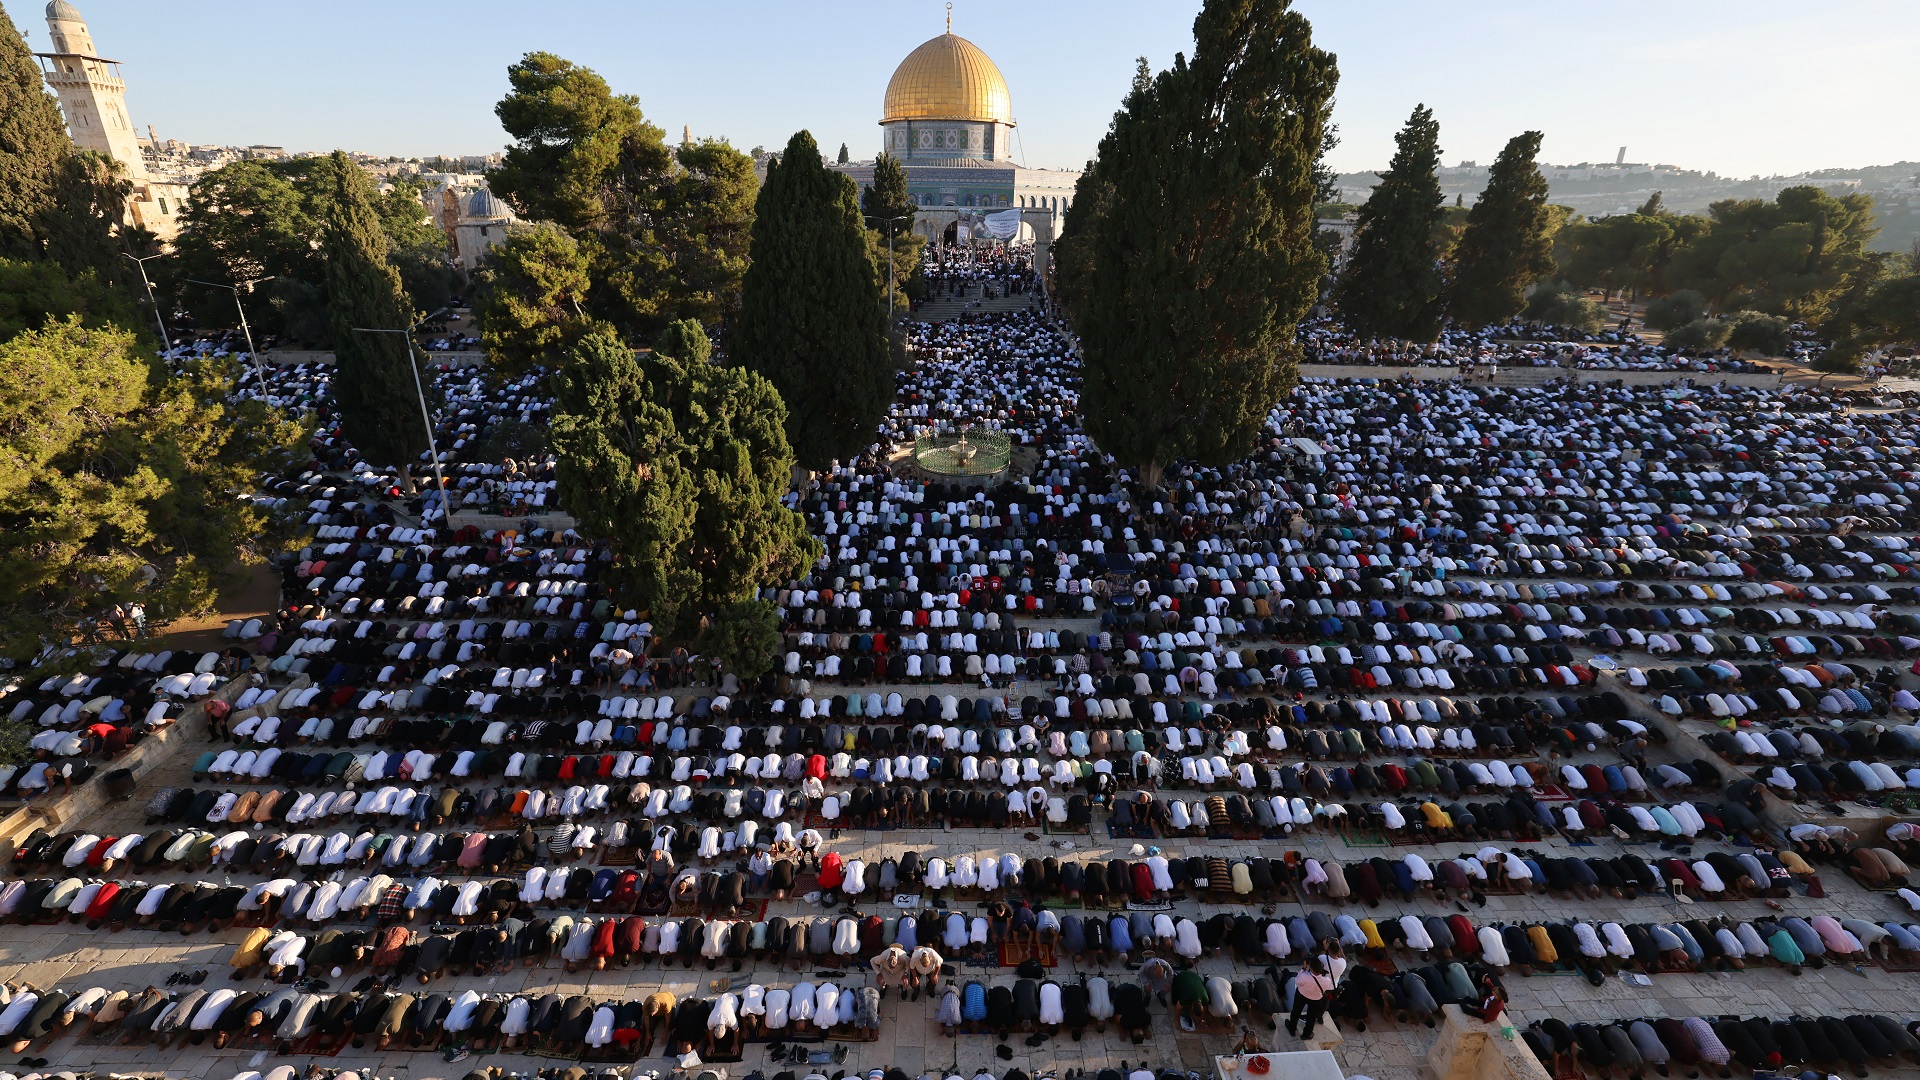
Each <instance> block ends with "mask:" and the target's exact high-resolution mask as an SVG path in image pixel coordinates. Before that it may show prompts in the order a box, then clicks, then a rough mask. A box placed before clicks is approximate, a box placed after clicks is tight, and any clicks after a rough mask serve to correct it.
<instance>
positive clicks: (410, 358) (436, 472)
mask: <svg viewBox="0 0 1920 1080" xmlns="http://www.w3.org/2000/svg"><path fill="white" fill-rule="evenodd" d="M441 310H443V311H444V310H445V309H444V308H443V309H441ZM438 314H440V312H437V311H436V312H434V314H433V315H429V316H427V318H426V319H422V320H420V322H417V323H414V324H413V326H409V327H407V328H406V329H405V330H388V329H385V328H383V327H375V326H356V327H354V328H353V331H354V333H356V334H399V335H400V337H401V339H402V340H404V341H405V342H406V343H407V367H408V368H409V369H410V370H412V372H413V392H414V394H415V395H417V396H418V397H419V399H420V422H421V423H422V424H424V425H425V426H426V429H427V454H428V456H429V457H430V458H431V459H432V461H433V482H434V486H436V487H438V488H439V489H440V516H441V517H442V518H445V519H446V520H448V521H452V520H453V508H452V507H450V506H448V505H447V477H446V474H445V473H443V472H441V470H440V446H439V443H438V441H437V440H435V439H434V437H433V414H432V413H430V412H429V411H428V410H427V390H426V387H425V386H424V385H423V384H422V383H421V382H420V363H419V361H418V360H416V359H414V355H413V331H414V329H415V328H416V327H418V326H419V325H420V323H424V322H426V321H427V320H428V319H432V318H434V316H436V315H438Z"/></svg>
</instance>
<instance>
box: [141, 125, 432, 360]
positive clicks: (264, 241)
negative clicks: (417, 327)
mask: <svg viewBox="0 0 1920 1080" xmlns="http://www.w3.org/2000/svg"><path fill="white" fill-rule="evenodd" d="M330 161H331V159H330V158H297V159H294V160H291V161H258V160H246V161H236V162H233V163H232V164H229V165H224V166H222V167H220V168H218V169H215V170H213V171H211V172H209V173H207V174H205V175H204V176H202V177H200V179H198V180H196V181H195V182H194V184H193V188H192V191H191V193H190V195H189V196H188V199H187V204H186V207H185V209H183V210H182V211H181V214H180V235H179V236H178V237H177V238H176V239H175V241H174V254H173V257H172V258H169V259H162V260H159V261H158V262H156V263H154V264H153V265H154V267H155V273H156V277H157V278H158V279H159V280H158V281H157V282H156V286H155V287H156V288H157V289H159V290H160V291H162V292H163V293H167V294H169V295H174V296H177V297H178V298H179V299H180V301H181V302H182V304H183V305H184V306H185V307H186V308H187V310H188V311H190V312H191V313H192V314H193V316H194V319H195V321H196V322H199V323H201V324H203V325H209V326H232V325H233V324H234V323H235V322H236V321H237V317H236V315H235V312H234V306H233V293H231V292H229V291H228V290H226V289H222V288H215V287H210V286H206V285H200V284H196V283H195V282H194V281H192V280H189V279H198V280H200V281H211V282H216V283H220V284H229V283H231V284H239V285H243V288H244V284H243V283H245V282H249V281H257V280H259V279H262V278H271V279H272V280H271V281H263V282H261V283H260V284H259V285H258V286H255V287H252V288H248V289H246V291H245V292H244V293H243V301H244V303H245V304H246V305H247V321H248V322H249V323H250V324H251V325H252V326H253V327H254V329H255V330H256V331H257V332H258V333H260V334H263V335H264V334H273V335H278V336H284V337H290V338H294V339H296V340H299V341H304V342H310V343H313V344H327V343H334V344H337V342H335V341H334V338H333V325H332V319H331V317H330V316H329V314H328V312H327V291H326V290H327V282H326V263H327V253H326V252H325V251H324V250H322V249H321V248H320V247H316V246H315V243H314V241H315V240H316V239H318V238H320V237H322V236H323V235H324V232H325V223H326V221H327V220H328V219H329V217H331V216H332V212H333V199H334V198H335V190H334V187H335V183H336V177H335V176H334V174H333V171H332V165H331V164H330ZM356 168H357V166H356ZM366 191H367V196H366V197H367V199H368V201H369V204H370V207H371V209H372V212H373V215H374V217H375V219H376V221H377V223H378V225H379V226H380V234H381V236H382V238H383V242H384V243H385V244H386V251H385V256H386V259H387V261H388V262H389V264H391V265H392V266H394V268H395V269H396V270H397V271H398V272H399V273H400V275H401V280H402V284H403V287H404V288H405V290H406V293H407V298H408V302H409V305H410V306H411V307H412V308H413V310H415V311H419V312H428V311H434V310H437V309H439V308H442V307H444V306H446V304H447V302H448V301H449V299H450V298H451V297H452V295H453V291H454V289H455V287H456V284H457V281H458V275H457V274H456V273H455V272H454V270H453V269H452V267H451V266H450V265H449V264H448V262H447V251H446V236H445V234H443V233H442V232H441V231H440V229H439V227H438V226H436V225H434V224H433V223H432V222H431V221H430V220H429V219H428V217H427V210H426V206H425V203H424V202H423V201H422V200H423V191H422V189H421V188H420V187H419V186H418V185H416V184H411V183H402V184H397V185H395V186H394V187H393V188H392V189H391V190H389V191H387V192H384V193H380V192H375V191H374V190H373V189H372V183H371V181H369V182H368V184H367V187H366Z"/></svg>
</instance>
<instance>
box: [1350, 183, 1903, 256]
mask: <svg viewBox="0 0 1920 1080" xmlns="http://www.w3.org/2000/svg"><path fill="white" fill-rule="evenodd" d="M1540 171H1541V172H1543V173H1545V174H1546V177H1547V183H1548V185H1549V187H1550V188H1551V189H1552V191H1553V201H1554V202H1557V203H1561V204H1563V205H1566V206H1571V207H1573V209H1574V210H1575V211H1576V212H1577V213H1579V214H1581V215H1584V216H1586V217H1605V216H1607V215H1609V214H1628V213H1632V212H1633V211H1634V210H1635V209H1636V208H1638V207H1639V206H1640V205H1641V204H1642V203H1644V202H1646V201H1647V198H1648V197H1649V196H1651V195H1652V194H1653V193H1654V192H1655V191H1658V192H1660V199H1661V201H1662V202H1663V203H1664V204H1665V205H1666V207H1667V209H1669V210H1675V211H1678V212H1680V213H1705V212H1706V209H1707V207H1708V206H1709V205H1710V204H1712V203H1715V202H1718V201H1720V200H1721V199H1771V198H1773V197H1774V195H1776V194H1777V193H1779V191H1780V190H1781V189H1782V188H1788V187H1793V186H1794V185H1796V184H1813V185H1815V186H1817V187H1822V188H1826V189H1828V190H1830V191H1832V192H1834V193H1836V194H1838V193H1840V192H1846V191H1859V192H1864V193H1866V194H1869V195H1872V196H1873V203H1874V210H1875V214H1876V216H1877V217H1878V218H1879V220H1880V235H1879V236H1878V237H1877V238H1876V239H1875V240H1874V244H1873V246H1874V248H1875V249H1876V250H1879V251H1909V250H1912V248H1913V245H1914V243H1915V242H1916V241H1920V162H1914V161H1902V162H1897V163H1895V164H1892V165H1869V166H1866V167H1864V168H1858V169H1821V170H1819V171H1817V172H1810V173H1802V174H1800V175H1798V176H1765V177H1762V176H1753V177H1746V178H1744V179H1742V178H1736V177H1731V176H1720V175H1718V174H1716V173H1711V172H1695V171H1693V170H1691V169H1681V168H1678V167H1676V166H1673V165H1645V164H1635V163H1632V162H1629V163H1626V164H1623V165H1615V164H1612V163H1604V164H1598V165H1595V164H1589V163H1585V162H1583V163H1581V164H1579V165H1543V166H1541V170H1540ZM1379 179H1380V178H1379V176H1378V174H1376V173H1371V172H1360V173H1342V174H1340V189H1341V198H1342V201H1345V202H1352V203H1359V202H1365V201H1366V198H1367V193H1368V192H1369V191H1371V190H1372V189H1373V185H1374V184H1375V183H1377V182H1379ZM1486 182H1487V169H1486V166H1484V165H1478V164H1475V163H1473V162H1461V163H1460V164H1459V165H1455V166H1451V167H1447V168H1442V169H1441V170H1440V186H1441V189H1442V190H1443V191H1445V192H1446V193H1447V196H1448V198H1449V199H1451V198H1453V197H1455V196H1459V197H1461V199H1462V201H1463V202H1464V203H1465V204H1466V205H1468V206H1471V205H1473V201H1474V199H1475V198H1477V197H1478V196H1479V194H1480V189H1481V188H1482V187H1484V186H1486Z"/></svg>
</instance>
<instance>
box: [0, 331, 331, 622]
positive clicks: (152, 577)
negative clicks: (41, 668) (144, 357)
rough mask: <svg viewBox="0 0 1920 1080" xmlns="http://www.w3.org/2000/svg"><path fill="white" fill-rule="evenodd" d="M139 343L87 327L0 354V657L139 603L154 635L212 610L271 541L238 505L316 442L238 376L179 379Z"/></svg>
mask: <svg viewBox="0 0 1920 1080" xmlns="http://www.w3.org/2000/svg"><path fill="white" fill-rule="evenodd" d="M136 341H137V339H136V337H135V335H134V334H132V333H131V332H129V331H126V330H122V329H119V328H117V327H113V326H106V327H89V326H87V325H85V323H83V322H82V320H81V318H80V317H79V316H77V315H76V316H71V317H68V318H65V319H56V320H53V321H50V322H48V323H47V324H46V325H45V326H44V327H42V328H39V329H34V330H28V331H26V332H24V333H20V334H18V335H16V336H13V337H12V338H11V339H9V340H7V341H5V342H0V652H4V653H5V654H7V655H11V656H16V657H17V656H22V655H27V654H30V653H31V652H33V651H34V649H35V648H36V647H37V645H38V644H40V643H41V641H42V640H44V639H45V638H47V637H49V636H50V637H52V638H54V639H56V640H60V641H64V640H66V637H65V635H67V634H69V633H70V632H71V631H72V629H73V627H74V625H75V623H76V622H77V621H78V620H79V619H80V618H82V617H84V616H89V615H98V614H100V613H102V612H104V611H105V610H106V609H107V608H108V607H110V606H111V605H112V604H114V603H116V602H118V601H123V600H133V599H139V600H141V601H143V602H144V603H146V604H147V605H148V606H149V608H150V609H151V616H152V617H153V618H154V620H155V621H161V620H164V619H167V618H172V617H176V616H179V615H185V614H193V613H197V612H201V611H205V610H210V609H211V607H212V604H213V600H214V598H215V595H216V594H217V591H218V589H219V588H220V586H222V585H225V584H228V583H230V582H231V581H232V580H234V578H235V577H236V576H237V575H236V574H235V573H234V564H235V561H236V559H237V560H239V561H240V562H241V563H246V562H257V561H258V557H259V555H260V554H261V545H262V543H263V542H264V541H267V540H269V539H270V538H271V537H272V535H273V531H272V529H270V528H269V523H268V521H267V519H266V518H265V517H264V515H263V513H262V512H261V511H260V510H259V509H257V508H255V507H254V506H253V505H252V504H251V503H249V502H247V501H246V500H244V499H243V498H242V497H241V496H242V495H243V494H244V493H245V492H246V491H248V490H249V489H250V487H251V485H252V483H253V481H254V479H255V478H256V477H257V476H258V475H259V474H260V473H261V472H262V471H263V470H266V469H273V468H282V467H285V466H286V465H288V464H289V463H290V462H291V460H292V458H293V455H294V453H295V451H296V450H297V449H298V448H300V446H301V444H302V442H303V437H304V434H305V432H304V430H303V429H302V428H301V427H300V426H299V425H296V424H293V423H291V422H289V421H287V420H286V419H285V417H284V416H283V415H282V414H280V413H279V412H278V411H277V410H273V409H270V408H268V407H266V406H265V405H263V404H261V403H260V402H258V401H245V402H240V403H237V404H236V403H231V402H229V401H228V400H227V395H228V391H229V390H230V389H231V386H232V380H231V373H230V372H229V371H227V370H226V369H224V368H222V367H219V366H215V365H201V366H197V367H195V368H192V369H190V370H188V371H187V372H186V373H185V374H183V375H181V376H177V377H169V376H168V375H167V373H166V372H165V371H164V370H162V369H160V368H158V367H157V365H152V364H149V363H147V362H143V361H141V360H140V359H137V358H136V357H137V347H136Z"/></svg>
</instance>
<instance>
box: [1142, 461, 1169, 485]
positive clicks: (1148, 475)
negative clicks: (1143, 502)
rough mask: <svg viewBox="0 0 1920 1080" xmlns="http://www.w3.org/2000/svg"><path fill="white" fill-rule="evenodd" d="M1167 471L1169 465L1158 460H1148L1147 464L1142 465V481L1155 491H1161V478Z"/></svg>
mask: <svg viewBox="0 0 1920 1080" xmlns="http://www.w3.org/2000/svg"><path fill="white" fill-rule="evenodd" d="M1166 471H1167V467H1166V466H1165V465H1162V464H1160V463H1159V462H1157V461H1150V462H1147V463H1146V464H1145V465H1142V466H1140V482H1141V483H1142V484H1145V485H1146V486H1147V487H1150V488H1152V489H1153V490H1155V491H1159V490H1161V488H1160V478H1161V476H1162V475H1164V474H1165V473H1166Z"/></svg>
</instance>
